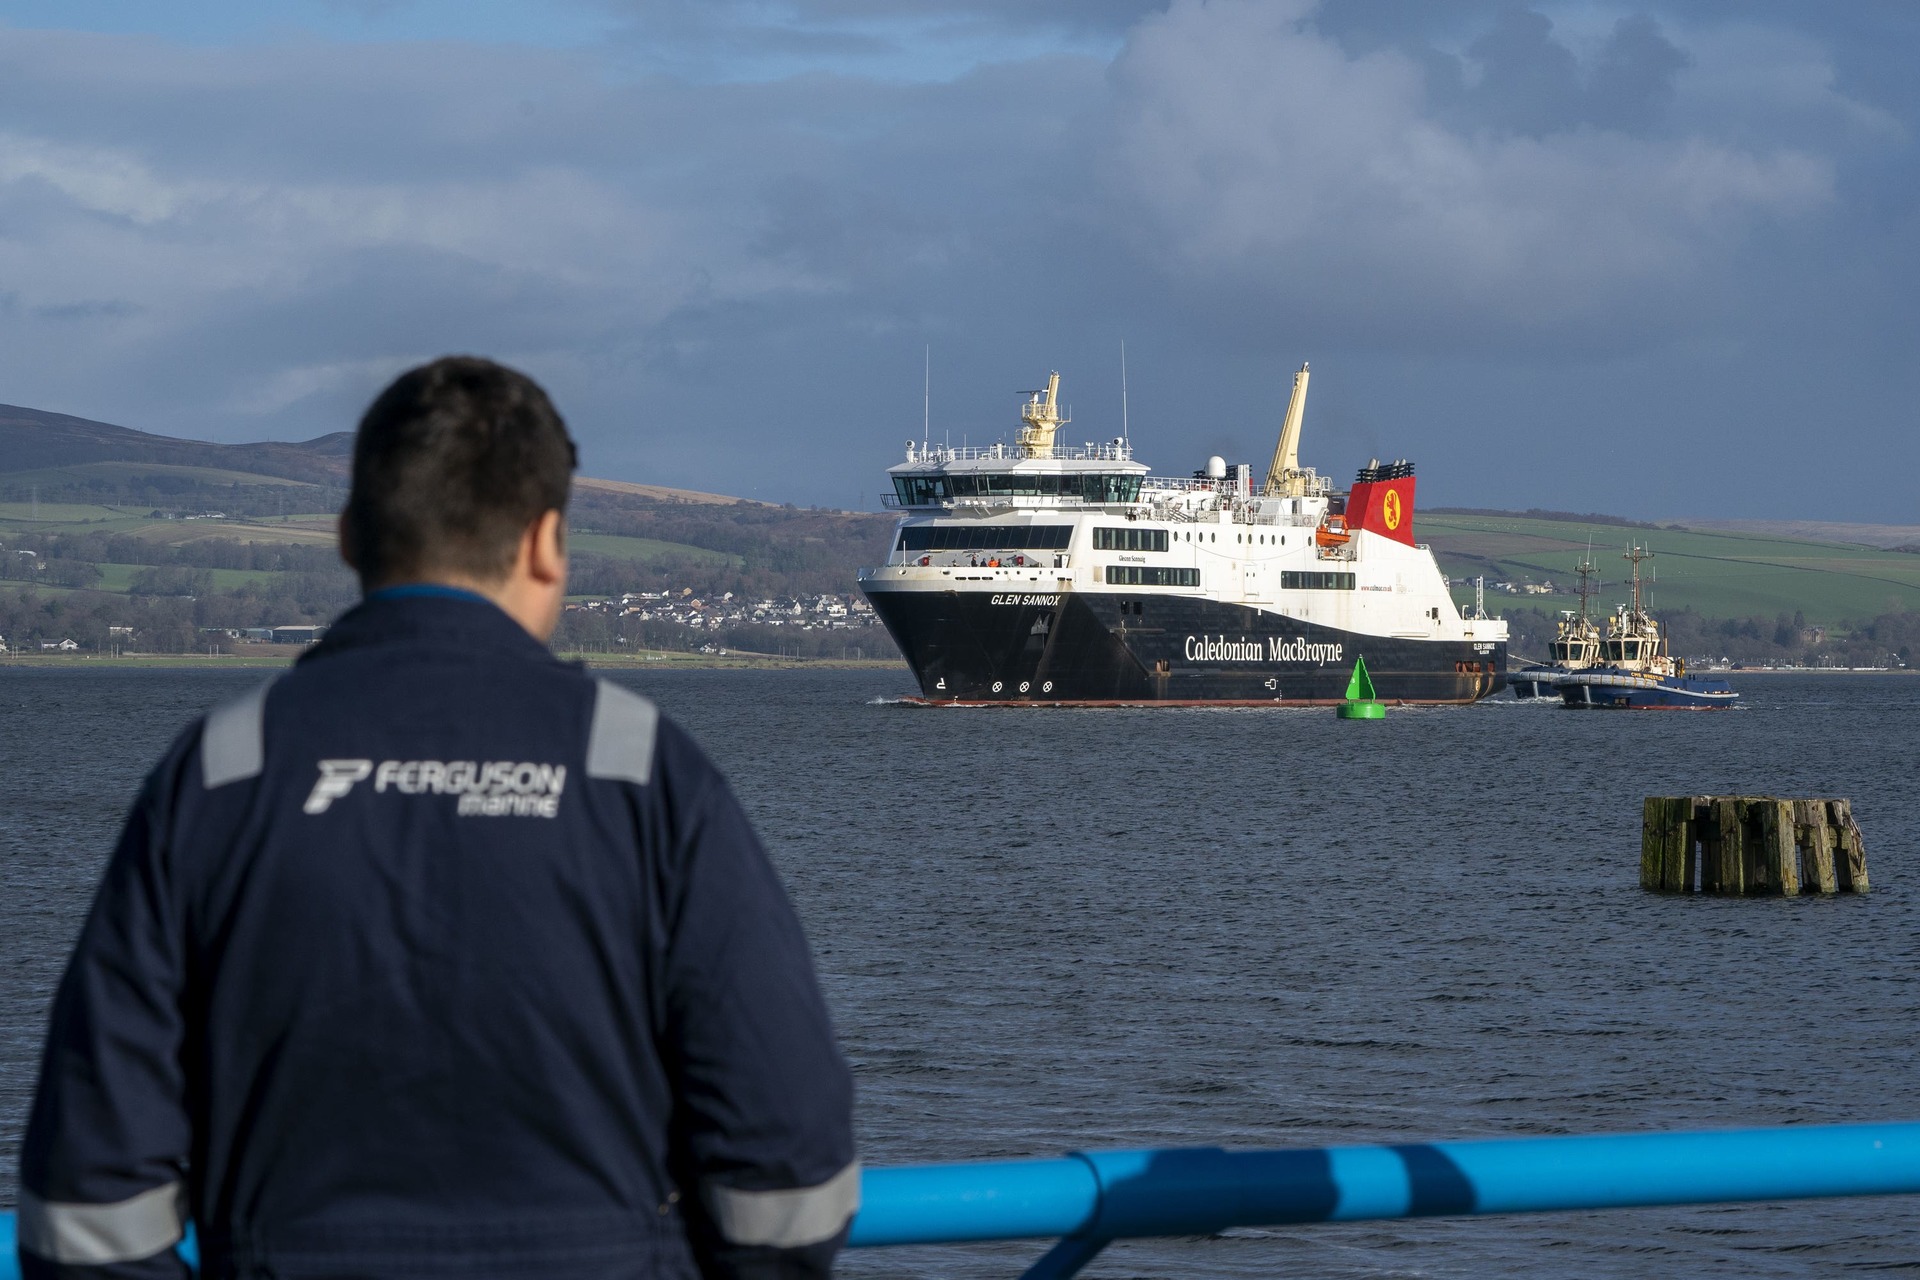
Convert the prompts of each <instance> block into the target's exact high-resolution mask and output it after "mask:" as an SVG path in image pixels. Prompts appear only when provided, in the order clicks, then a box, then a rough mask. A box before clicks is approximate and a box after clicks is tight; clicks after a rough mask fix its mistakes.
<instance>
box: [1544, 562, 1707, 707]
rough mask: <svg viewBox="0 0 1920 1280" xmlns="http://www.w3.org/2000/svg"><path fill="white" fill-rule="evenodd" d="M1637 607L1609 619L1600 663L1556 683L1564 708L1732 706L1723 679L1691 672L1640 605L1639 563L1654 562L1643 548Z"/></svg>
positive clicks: (1635, 583)
mask: <svg viewBox="0 0 1920 1280" xmlns="http://www.w3.org/2000/svg"><path fill="white" fill-rule="evenodd" d="M1624 558H1625V559H1627V560H1630V561H1632V562H1633V603H1632V604H1631V605H1624V604H1623V605H1621V606H1620V607H1619V608H1618V609H1617V610H1616V611H1615V613H1614V616H1613V617H1612V618H1610V619H1608V622H1607V635H1606V639H1605V640H1603V641H1602V642H1601V645H1600V662H1599V663H1598V664H1597V665H1595V666H1592V667H1589V668H1587V669H1586V670H1584V671H1572V672H1569V673H1567V674H1566V675H1563V676H1561V677H1560V678H1559V679H1558V680H1557V681H1555V685H1556V687H1557V688H1558V689H1559V690H1560V701H1561V703H1562V705H1564V706H1567V707H1571V708H1576V709H1582V710H1584V709H1588V708H1595V707H1599V708H1606V709H1611V710H1627V711H1645V710H1683V711H1701V710H1709V709H1713V708H1720V707H1730V706H1732V705H1733V704H1734V703H1735V702H1736V701H1737V700H1738V699H1739V697H1740V695H1739V694H1737V693H1735V692H1734V691H1733V689H1732V687H1731V686H1730V685H1728V684H1727V682H1726V681H1725V680H1721V679H1718V678H1710V677H1703V676H1690V675H1688V674H1687V666H1686V663H1685V662H1683V661H1681V660H1680V659H1678V658H1676V657H1674V656H1673V655H1672V654H1670V653H1668V652H1667V637H1666V635H1665V634H1664V633H1663V632H1662V631H1661V629H1660V624H1659V623H1658V622H1657V621H1655V620H1654V619H1653V617H1652V616H1651V615H1649V614H1648V613H1647V611H1646V610H1645V608H1643V607H1642V600H1643V598H1644V597H1643V593H1642V591H1641V586H1640V562H1641V561H1643V560H1650V559H1652V558H1653V553H1652V552H1650V551H1648V550H1646V549H1645V548H1644V547H1639V546H1630V547H1629V548H1628V549H1627V553H1626V555H1625V557H1624Z"/></svg>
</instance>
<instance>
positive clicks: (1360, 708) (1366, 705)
mask: <svg viewBox="0 0 1920 1280" xmlns="http://www.w3.org/2000/svg"><path fill="white" fill-rule="evenodd" d="M1338 715H1339V716H1340V718H1341V719H1342V720H1384V719H1386V718H1387V704H1386V703H1384V702H1381V701H1380V700H1379V699H1378V698H1375V697H1374V696H1373V680H1372V678H1371V677H1369V676H1368V675H1367V660H1366V658H1364V657H1356V658H1355V659H1354V662H1353V678H1352V679H1351V680H1349V681H1347V700H1346V701H1345V702H1343V703H1341V704H1340V706H1339V708H1338Z"/></svg>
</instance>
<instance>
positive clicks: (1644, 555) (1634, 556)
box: [1620, 543, 1653, 619]
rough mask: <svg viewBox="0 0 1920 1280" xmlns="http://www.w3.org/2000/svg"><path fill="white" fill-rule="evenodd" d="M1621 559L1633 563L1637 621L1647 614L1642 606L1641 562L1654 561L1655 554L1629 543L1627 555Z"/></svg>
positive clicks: (1634, 608)
mask: <svg viewBox="0 0 1920 1280" xmlns="http://www.w3.org/2000/svg"><path fill="white" fill-rule="evenodd" d="M1620 558H1621V559H1622V560H1631V561H1633V612H1634V617H1635V618H1636V619H1637V618H1639V617H1641V616H1642V615H1644V614H1645V612H1646V610H1645V609H1643V608H1642V607H1641V604H1640V562H1641V561H1642V560H1651V559H1653V552H1651V551H1649V550H1647V549H1646V548H1645V547H1642V546H1640V545H1638V544H1637V543H1628V544H1627V551H1626V554H1625V555H1623V556H1621V557H1620Z"/></svg>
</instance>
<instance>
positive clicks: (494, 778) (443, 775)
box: [301, 760, 567, 818]
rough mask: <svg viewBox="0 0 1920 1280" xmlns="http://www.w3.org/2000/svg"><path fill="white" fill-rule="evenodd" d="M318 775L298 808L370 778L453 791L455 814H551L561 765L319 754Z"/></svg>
mask: <svg viewBox="0 0 1920 1280" xmlns="http://www.w3.org/2000/svg"><path fill="white" fill-rule="evenodd" d="M319 767H320V777H319V778H318V779H316V780H315V782H314V784H313V791H312V792H311V793H310V794H309V795H308V796H307V802H306V803H305V804H304V805H302V806H301V809H302V810H303V811H304V812H307V813H325V812H326V811H327V810H328V809H329V808H330V807H332V805H333V802H334V801H335V800H341V799H344V798H345V797H346V795H347V793H348V792H350V791H352V790H353V788H354V784H356V783H359V782H364V781H366V780H367V778H369V777H371V778H372V779H373V789H374V790H375V791H376V792H384V791H386V790H388V789H389V788H391V789H393V790H395V791H398V792H400V793H401V794H402V795H409V796H417V795H436V796H446V795H452V796H458V797H460V800H459V805H458V807H457V809H456V810H455V812H457V813H458V814H459V815H460V816H461V817H463V818H466V817H480V818H502V817H515V818H552V817H557V816H558V815H559V812H560V793H561V792H562V791H563V790H565V789H566V785H567V766H565V765H563V764H531V763H516V762H514V761H512V760H484V761H483V760H451V761H449V760H382V761H381V762H380V764H379V767H378V768H375V766H374V763H373V761H371V760H322V761H320V762H319Z"/></svg>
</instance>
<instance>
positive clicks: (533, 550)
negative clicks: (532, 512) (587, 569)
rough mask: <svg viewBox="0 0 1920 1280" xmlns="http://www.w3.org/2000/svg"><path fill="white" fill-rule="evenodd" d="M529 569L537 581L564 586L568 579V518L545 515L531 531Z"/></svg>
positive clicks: (528, 532)
mask: <svg viewBox="0 0 1920 1280" xmlns="http://www.w3.org/2000/svg"><path fill="white" fill-rule="evenodd" d="M526 537H527V543H528V545H527V553H526V554H527V569H528V571H529V573H530V574H531V576H532V577H533V579H534V581H536V582H541V583H552V582H561V581H564V580H565V579H566V576H567V518H566V516H564V515H562V514H561V513H560V512H559V511H547V512H543V513H542V514H541V516H540V518H539V519H538V520H535V521H534V522H533V523H532V524H531V525H529V526H528V528H527V533H526Z"/></svg>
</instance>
